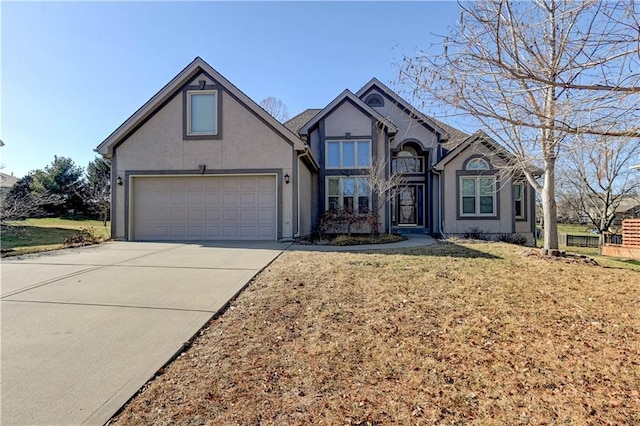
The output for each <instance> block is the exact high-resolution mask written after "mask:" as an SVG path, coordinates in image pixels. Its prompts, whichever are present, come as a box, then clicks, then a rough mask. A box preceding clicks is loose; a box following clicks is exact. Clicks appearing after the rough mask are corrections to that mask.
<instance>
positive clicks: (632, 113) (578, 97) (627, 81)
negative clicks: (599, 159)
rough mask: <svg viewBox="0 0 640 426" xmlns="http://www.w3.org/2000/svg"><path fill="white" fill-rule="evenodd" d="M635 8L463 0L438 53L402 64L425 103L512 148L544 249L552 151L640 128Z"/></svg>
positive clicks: (543, 0) (403, 79)
mask: <svg viewBox="0 0 640 426" xmlns="http://www.w3.org/2000/svg"><path fill="white" fill-rule="evenodd" d="M637 9H638V8H637V6H636V5H635V3H634V2H633V1H632V0H623V1H619V2H599V1H570V2H565V1H555V0H534V1H528V2H509V1H505V0H488V1H479V2H470V3H461V4H460V10H461V14H460V20H459V22H458V23H457V24H456V25H455V26H453V27H452V28H451V29H450V33H449V35H448V36H446V37H444V38H443V41H442V44H441V46H440V47H441V48H442V51H441V53H439V54H435V55H432V54H430V53H426V52H423V51H419V52H417V53H416V54H415V55H412V56H408V57H405V58H404V61H403V64H402V66H401V67H400V79H399V80H400V81H399V82H400V84H402V85H404V86H405V87H406V88H407V89H408V91H409V92H410V93H412V94H413V95H414V96H415V99H416V100H418V101H420V102H421V103H422V104H423V105H421V106H422V107H424V106H425V105H434V104H441V105H444V106H445V108H447V109H448V110H449V111H450V110H454V111H456V112H457V113H462V114H464V115H467V116H472V117H474V118H475V119H476V120H477V121H479V123H480V124H481V125H482V127H483V130H485V131H486V132H487V133H488V134H489V135H491V136H492V137H493V138H495V139H496V140H497V141H499V142H500V143H502V144H503V145H504V146H505V147H507V148H508V149H509V150H510V151H511V152H512V153H514V154H515V155H516V158H517V161H516V163H517V166H518V167H519V168H520V169H521V171H522V173H524V175H525V176H526V178H527V180H528V181H529V183H531V185H533V187H534V188H535V189H536V191H538V192H539V193H540V196H541V200H542V205H543V219H544V249H545V250H546V251H549V250H556V249H557V248H558V236H557V218H556V196H555V190H556V164H557V162H558V159H561V158H564V157H565V156H566V155H567V153H568V152H578V151H580V150H581V149H583V148H587V147H589V146H590V144H591V143H592V142H593V143H596V144H597V143H598V141H592V140H588V142H587V143H586V144H585V145H580V144H581V143H584V142H585V141H586V140H587V139H588V138H575V137H572V136H573V135H603V136H617V137H631V136H635V137H637V136H639V135H640V129H639V127H640V109H639V108H638V104H639V103H640V83H639V80H640V57H639V50H638V48H639V43H640V36H639V32H640V26H639V22H638V16H639V15H638V11H637ZM528 164H532V165H535V166H537V167H538V168H540V169H541V170H543V175H542V183H540V182H539V181H538V180H537V179H536V177H535V176H534V175H533V173H532V171H531V170H532V168H531V167H528Z"/></svg>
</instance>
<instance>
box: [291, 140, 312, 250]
mask: <svg viewBox="0 0 640 426" xmlns="http://www.w3.org/2000/svg"><path fill="white" fill-rule="evenodd" d="M308 155H309V147H308V146H305V147H304V151H303V152H302V153H301V154H298V156H297V157H296V161H297V162H298V171H297V176H296V179H297V180H296V182H297V184H298V193H297V194H296V197H297V199H298V201H297V203H298V217H297V219H296V220H297V221H298V226H297V232H296V233H295V234H294V235H293V238H298V237H299V236H300V217H301V215H300V159H301V158H302V157H307V156H308Z"/></svg>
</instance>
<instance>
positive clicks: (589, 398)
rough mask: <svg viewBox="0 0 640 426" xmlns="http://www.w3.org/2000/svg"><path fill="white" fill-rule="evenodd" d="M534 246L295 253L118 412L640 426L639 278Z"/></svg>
mask: <svg viewBox="0 0 640 426" xmlns="http://www.w3.org/2000/svg"><path fill="white" fill-rule="evenodd" d="M525 254H526V253H524V252H523V251H522V247H518V246H513V245H509V244H504V243H474V244H451V243H440V244H437V245H433V246H430V247H426V248H420V249H405V250H393V251H380V252H376V253H336V252H326V253H324V252H322V253H318V252H301V251H287V252H285V253H284V254H283V255H281V256H280V257H279V258H278V259H277V260H276V261H274V262H273V263H272V264H271V265H270V266H269V267H268V268H267V269H266V270H265V271H263V272H262V273H261V274H259V275H258V276H257V277H256V278H255V279H254V281H253V282H252V283H251V284H250V285H249V287H248V288H247V289H246V290H245V291H244V292H243V293H242V294H240V295H239V297H238V298H237V299H236V300H234V301H233V302H232V303H231V306H230V308H229V309H228V310H227V311H226V312H225V313H224V314H223V315H222V316H220V317H219V318H217V319H216V320H213V321H211V322H210V323H209V324H208V325H207V326H206V328H205V329H203V331H202V332H201V334H200V335H199V336H198V337H197V338H196V339H194V341H193V342H192V345H191V347H190V348H189V349H188V350H187V351H186V352H184V353H183V354H181V355H180V356H179V357H178V358H177V359H176V360H175V361H174V362H173V363H172V364H170V365H169V366H168V367H167V368H165V369H163V370H162V371H160V372H159V375H158V376H157V377H156V378H155V379H154V380H153V381H151V382H150V383H149V384H148V385H147V386H145V388H144V390H143V391H142V392H141V393H140V394H139V395H137V396H136V397H135V398H134V399H133V400H132V401H131V403H130V404H128V405H127V406H126V407H125V409H124V410H123V411H122V413H120V414H119V416H118V417H117V418H116V419H114V421H113V422H114V423H115V424H123V425H124V424H127V425H130V424H274V425H275V424H277V425H280V424H326V425H338V424H367V423H366V422H369V424H378V425H386V424H477V425H504V424H561V423H562V424H574V425H583V424H638V423H640V394H639V389H640V311H639V310H638V305H639V304H640V284H639V283H640V275H639V274H638V273H637V272H634V271H630V270H623V269H613V268H604V267H601V266H597V265H595V264H593V263H585V262H579V261H576V262H563V261H555V260H554V261H550V260H549V259H548V258H543V257H540V256H535V255H525Z"/></svg>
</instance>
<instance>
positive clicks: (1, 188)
mask: <svg viewBox="0 0 640 426" xmlns="http://www.w3.org/2000/svg"><path fill="white" fill-rule="evenodd" d="M0 142H2V141H0ZM19 180H20V179H18V178H17V177H15V176H13V175H8V174H6V173H2V172H0V195H4V194H6V193H8V192H9V191H11V188H13V185H15V184H16V183H18V181H19Z"/></svg>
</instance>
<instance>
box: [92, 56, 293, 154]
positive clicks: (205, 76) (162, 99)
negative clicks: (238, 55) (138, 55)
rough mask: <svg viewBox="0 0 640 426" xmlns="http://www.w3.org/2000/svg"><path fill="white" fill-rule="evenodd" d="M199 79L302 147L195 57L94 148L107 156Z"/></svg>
mask: <svg viewBox="0 0 640 426" xmlns="http://www.w3.org/2000/svg"><path fill="white" fill-rule="evenodd" d="M200 80H204V84H205V85H207V84H209V85H214V86H215V87H216V88H220V90H222V91H224V94H225V95H227V96H228V97H230V98H233V99H235V100H236V101H237V102H239V103H241V104H243V105H244V107H245V108H246V109H247V110H248V111H249V112H251V114H252V115H253V117H254V118H255V119H258V120H260V121H262V122H263V123H264V124H265V125H266V126H267V127H268V128H269V131H271V132H274V133H276V134H278V135H279V136H280V137H281V138H282V139H283V140H284V141H286V142H287V143H289V144H290V145H291V146H293V147H294V148H295V149H298V150H304V149H305V144H304V142H302V141H301V140H300V139H299V138H298V137H297V136H296V135H294V134H293V133H292V132H291V131H290V130H289V129H287V128H286V127H285V126H284V125H282V123H280V122H278V121H277V120H276V119H275V118H273V117H272V116H271V115H269V114H268V113H267V112H266V111H264V109H262V108H260V106H258V104H256V103H255V102H254V101H253V100H251V99H250V98H249V97H248V96H247V95H245V94H244V93H243V92H242V91H240V90H239V89H238V88H237V87H235V86H234V85H233V84H231V82H229V81H228V80H226V79H225V78H224V77H223V76H222V75H220V74H219V73H218V72H217V71H215V70H214V69H213V68H212V67H211V66H210V65H209V64H207V63H206V62H205V61H203V60H202V59H201V58H199V57H197V58H196V59H195V60H194V61H193V62H191V63H190V64H189V65H188V66H187V67H186V68H185V69H183V70H182V71H181V72H180V73H179V74H178V75H177V76H176V77H174V78H173V79H172V80H171V81H170V82H169V83H168V84H167V85H165V86H164V87H163V88H162V89H160V91H158V93H156V94H155V95H154V96H153V97H152V98H151V99H150V100H149V101H147V102H146V103H145V104H144V105H143V106H142V107H140V108H139V109H138V110H137V111H136V112H135V113H133V114H132V115H131V117H129V118H128V119H127V120H126V121H125V122H124V123H123V124H122V125H120V126H119V127H118V128H117V129H116V130H115V131H114V132H113V133H112V134H111V135H109V136H108V137H107V138H106V139H105V140H104V141H103V142H102V143H101V144H100V145H99V146H98V147H97V148H96V151H97V152H99V153H100V154H102V155H105V156H107V157H109V156H111V155H112V153H113V149H114V148H115V147H116V146H118V145H119V144H120V143H122V142H123V141H124V140H126V139H127V138H128V137H130V136H131V135H132V134H133V133H134V132H136V131H137V130H138V129H139V128H140V126H141V125H143V124H144V123H145V122H146V121H147V120H149V119H150V117H152V116H153V115H154V114H156V113H157V112H158V110H160V109H161V108H163V107H164V106H165V105H166V104H167V103H168V102H170V101H171V100H172V99H173V98H174V97H175V96H177V95H178V94H182V92H183V89H184V87H185V86H186V85H188V84H191V83H194V82H195V83H196V84H198V83H199V81H200Z"/></svg>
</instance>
